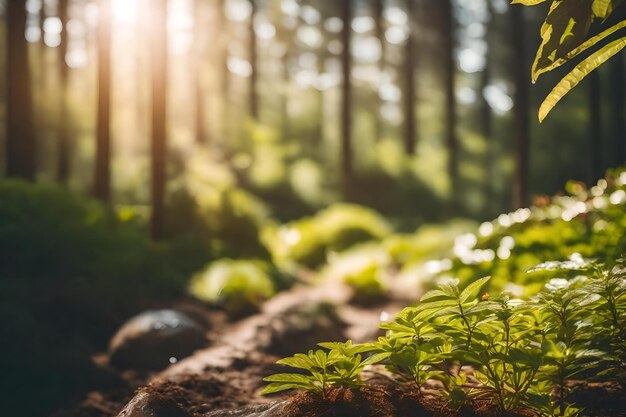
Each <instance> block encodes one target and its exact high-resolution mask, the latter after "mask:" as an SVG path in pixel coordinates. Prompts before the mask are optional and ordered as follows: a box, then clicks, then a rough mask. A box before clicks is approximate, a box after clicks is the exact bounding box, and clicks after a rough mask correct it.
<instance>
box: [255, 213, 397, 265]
mask: <svg viewBox="0 0 626 417" xmlns="http://www.w3.org/2000/svg"><path fill="white" fill-rule="evenodd" d="M390 231H391V226H390V225H389V224H388V223H387V222H386V221H385V219H384V218H382V217H381V216H380V215H378V214H377V213H376V212H374V211H373V210H370V209H367V208H365V207H361V206H357V205H351V204H334V205H332V206H330V207H329V208H327V209H325V210H322V211H320V212H319V213H318V214H316V215H315V216H314V217H310V218H304V219H302V220H298V221H295V222H291V223H288V224H286V225H283V226H281V227H279V228H277V227H269V228H267V229H266V230H264V232H263V241H264V242H265V243H266V245H267V246H268V247H269V248H270V252H271V253H272V259H273V260H274V262H275V263H276V264H278V265H294V264H295V265H300V266H304V267H308V268H316V267H319V266H320V265H322V264H323V263H324V261H326V258H327V254H328V253H329V252H339V251H342V250H345V249H347V248H349V247H351V246H353V245H355V244H357V243H361V242H366V241H369V240H374V239H381V238H383V237H385V236H387V235H388V234H389V233H390Z"/></svg>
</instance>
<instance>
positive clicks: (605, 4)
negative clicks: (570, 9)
mask: <svg viewBox="0 0 626 417" xmlns="http://www.w3.org/2000/svg"><path fill="white" fill-rule="evenodd" d="M620 3H621V0H594V1H593V4H592V5H591V9H592V10H593V15H594V16H595V17H597V18H600V19H606V18H607V17H609V16H610V14H611V13H613V10H615V8H616V7H617V6H619V4H620Z"/></svg>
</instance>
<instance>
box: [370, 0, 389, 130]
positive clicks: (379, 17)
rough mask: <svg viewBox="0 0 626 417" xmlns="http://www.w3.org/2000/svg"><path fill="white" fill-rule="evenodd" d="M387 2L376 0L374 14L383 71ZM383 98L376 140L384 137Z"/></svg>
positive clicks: (380, 64) (378, 109) (385, 49)
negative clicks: (381, 114) (381, 115)
mask: <svg viewBox="0 0 626 417" xmlns="http://www.w3.org/2000/svg"><path fill="white" fill-rule="evenodd" d="M384 13H385V2H384V0H374V5H373V14H374V22H375V23H376V38H377V39H378V43H379V44H380V60H379V61H378V71H380V72H381V73H382V72H383V71H384V70H385V63H386V55H387V54H386V52H387V48H386V47H385V46H386V45H387V42H386V41H385V18H384ZM381 104H382V99H381V98H380V97H379V98H378V103H377V110H376V140H380V139H381V138H382V137H383V134H384V132H383V130H384V125H383V119H382V117H380V106H381Z"/></svg>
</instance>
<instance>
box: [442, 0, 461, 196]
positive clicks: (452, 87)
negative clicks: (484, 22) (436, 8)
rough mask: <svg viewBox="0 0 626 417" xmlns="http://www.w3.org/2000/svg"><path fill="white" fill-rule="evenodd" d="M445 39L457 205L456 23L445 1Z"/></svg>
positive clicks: (448, 126)
mask: <svg viewBox="0 0 626 417" xmlns="http://www.w3.org/2000/svg"><path fill="white" fill-rule="evenodd" d="M442 7H443V22H442V23H443V25H442V31H443V39H444V42H443V43H444V85H445V96H446V101H445V103H446V109H445V111H446V133H445V136H446V147H447V150H448V176H449V178H450V184H451V190H452V202H453V205H456V199H457V194H458V182H459V168H458V153H459V144H458V137H457V132H456V127H457V126H456V123H457V109H456V94H455V91H456V80H455V78H456V64H455V61H454V49H455V30H454V29H455V22H454V9H453V4H452V0H443V2H442Z"/></svg>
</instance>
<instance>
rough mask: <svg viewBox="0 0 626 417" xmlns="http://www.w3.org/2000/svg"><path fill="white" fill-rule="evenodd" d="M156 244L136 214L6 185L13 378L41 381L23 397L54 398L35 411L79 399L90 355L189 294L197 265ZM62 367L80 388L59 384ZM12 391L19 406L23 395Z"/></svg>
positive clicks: (1, 217)
mask: <svg viewBox="0 0 626 417" xmlns="http://www.w3.org/2000/svg"><path fill="white" fill-rule="evenodd" d="M147 236H148V233H147V230H145V227H144V225H142V224H141V223H140V222H139V221H137V220H136V219H133V217H132V216H128V215H127V212H126V213H124V215H123V216H120V215H118V213H116V212H115V211H113V210H111V209H108V208H106V207H105V206H103V205H102V204H100V203H98V202H96V201H95V200H92V199H89V198H85V197H82V196H79V195H76V194H73V193H71V192H70V191H68V190H66V189H63V188H60V187H56V186H51V185H32V184H29V183H25V182H21V181H8V180H6V181H0V257H1V259H2V261H1V262H0V297H1V298H2V299H1V300H0V301H1V302H0V314H1V315H2V316H3V317H7V318H8V317H10V319H9V320H6V321H5V322H4V323H5V324H4V326H3V331H4V338H5V340H6V341H10V342H9V343H3V344H2V348H1V349H2V353H3V357H5V358H11V360H10V361H9V362H10V363H8V364H7V368H8V369H7V373H8V374H11V373H12V372H15V373H16V374H17V375H19V378H26V379H29V378H32V381H28V383H25V384H23V385H22V387H23V386H28V387H29V389H35V388H36V387H42V388H43V387H46V389H45V390H44V389H42V391H45V392H46V393H50V395H48V397H47V398H43V397H42V400H41V403H40V404H33V406H34V407H35V406H37V407H39V406H41V407H45V406H46V401H47V400H50V401H51V402H56V401H60V400H62V399H63V397H64V395H66V394H68V393H71V392H72V390H73V389H74V390H76V387H72V383H76V382H77V381H80V380H81V379H84V378H86V377H85V375H84V373H83V374H81V372H87V368H88V366H86V365H85V363H86V364H89V363H90V361H89V355H91V354H92V353H93V352H95V351H98V350H100V351H101V350H103V349H104V348H105V346H106V342H107V341H108V338H109V337H110V335H111V334H112V332H113V331H114V330H115V328H116V327H117V326H118V325H119V324H120V323H121V322H122V321H123V320H124V319H125V318H126V317H128V316H129V315H130V314H134V313H136V312H139V311H141V310H142V309H143V308H146V307H147V306H149V305H150V304H152V303H155V302H157V301H159V300H165V299H169V298H171V297H175V296H177V295H180V294H183V293H184V288H185V278H186V276H187V274H189V273H190V271H191V269H192V268H193V265H189V264H186V260H185V258H179V254H180V253H181V252H182V251H181V250H178V248H177V250H173V248H171V247H168V246H166V245H164V244H159V245H157V244H154V243H152V242H151V241H150V240H149V239H148V237H147ZM183 249H184V248H183ZM63 358H65V359H71V361H73V362H72V363H74V364H75V366H74V365H72V364H68V363H67V361H65V359H63ZM64 361H65V362H64ZM61 362H62V363H64V364H66V365H67V368H68V369H70V368H72V369H76V370H77V372H76V374H75V375H74V377H75V379H72V378H74V377H70V376H67V378H66V380H64V381H63V383H59V382H58V381H59V380H60V379H63V377H62V374H59V373H58V369H59V367H61V368H62V366H61V365H60V363H61ZM81 370H82V371H81ZM68 375H69V374H68ZM81 375H82V376H81ZM8 380H10V381H12V379H11V378H8ZM20 380H21V379H20ZM55 381H56V382H55ZM17 385H19V384H17ZM87 385H88V384H87V383H85V384H84V386H83V387H82V388H81V389H85V388H87ZM33 387H35V388H33ZM8 389H9V392H11V393H12V394H11V395H9V397H10V398H12V399H15V400H16V401H19V398H20V393H19V392H18V393H13V390H14V389H19V387H9V388H8ZM79 391H80V390H79ZM5 392H6V391H5ZM29 392H31V391H29ZM13 394H15V395H13ZM27 395H28V394H27ZM34 414H36V413H34ZM34 414H33V415H34Z"/></svg>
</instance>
